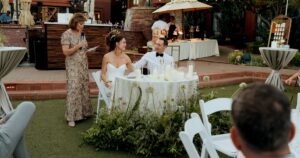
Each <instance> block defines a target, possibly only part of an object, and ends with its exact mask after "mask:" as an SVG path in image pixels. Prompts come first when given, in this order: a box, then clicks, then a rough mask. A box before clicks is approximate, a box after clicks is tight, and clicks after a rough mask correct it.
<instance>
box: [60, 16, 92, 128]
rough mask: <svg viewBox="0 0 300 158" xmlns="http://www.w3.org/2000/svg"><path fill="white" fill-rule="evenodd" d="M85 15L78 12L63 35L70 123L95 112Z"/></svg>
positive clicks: (73, 123) (67, 112)
mask: <svg viewBox="0 0 300 158" xmlns="http://www.w3.org/2000/svg"><path fill="white" fill-rule="evenodd" d="M85 21H86V19H85V17H84V16H83V15H82V14H80V13H76V14H74V16H73V17H72V19H71V20H70V23H69V29H68V30H67V31H65V32H64V33H63V34H62V36H61V45H62V50H63V53H64V55H65V56H66V60H65V65H66V73H67V102H66V112H65V117H66V119H67V121H68V125H69V126H71V127H74V126H75V121H78V120H82V119H85V118H86V117H89V116H91V115H92V114H93V109H92V106H91V102H90V95H89V71H88V59H87V56H86V51H85V50H86V48H87V41H86V39H85V36H84V34H83V33H82V30H83V27H84V22H85Z"/></svg>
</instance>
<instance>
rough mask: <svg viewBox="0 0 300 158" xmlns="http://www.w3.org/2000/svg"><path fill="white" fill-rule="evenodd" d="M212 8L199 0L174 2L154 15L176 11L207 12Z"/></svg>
mask: <svg viewBox="0 0 300 158" xmlns="http://www.w3.org/2000/svg"><path fill="white" fill-rule="evenodd" d="M209 8H212V6H210V5H207V4H205V3H201V2H198V1H197V0H173V1H171V2H169V3H167V4H165V5H164V6H162V7H160V8H158V9H157V10H155V11H154V12H153V13H160V14H162V13H170V12H174V11H182V12H187V11H196V10H205V9H209Z"/></svg>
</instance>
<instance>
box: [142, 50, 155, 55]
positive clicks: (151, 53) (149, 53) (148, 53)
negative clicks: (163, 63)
mask: <svg viewBox="0 0 300 158" xmlns="http://www.w3.org/2000/svg"><path fill="white" fill-rule="evenodd" d="M154 54H155V52H154V51H152V52H147V53H146V54H145V55H144V56H153V55H154Z"/></svg>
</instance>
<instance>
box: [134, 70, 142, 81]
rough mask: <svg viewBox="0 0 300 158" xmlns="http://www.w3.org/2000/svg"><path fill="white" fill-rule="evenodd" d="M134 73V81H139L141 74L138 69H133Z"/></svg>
mask: <svg viewBox="0 0 300 158" xmlns="http://www.w3.org/2000/svg"><path fill="white" fill-rule="evenodd" d="M134 73H135V75H136V79H141V76H142V73H141V70H140V69H135V70H134Z"/></svg>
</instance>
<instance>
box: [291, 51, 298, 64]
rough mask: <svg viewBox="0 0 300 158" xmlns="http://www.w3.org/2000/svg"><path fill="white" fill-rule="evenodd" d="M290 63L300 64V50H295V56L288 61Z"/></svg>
mask: <svg viewBox="0 0 300 158" xmlns="http://www.w3.org/2000/svg"><path fill="white" fill-rule="evenodd" d="M290 64H291V65H294V66H300V52H297V53H296V55H295V57H294V58H293V59H292V61H291V62H290Z"/></svg>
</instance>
